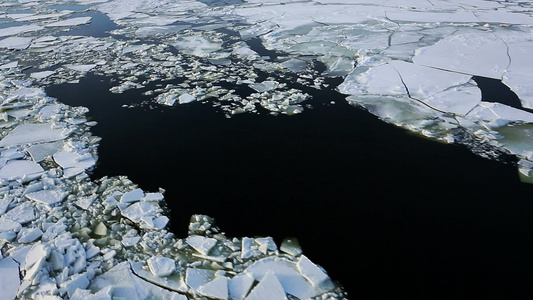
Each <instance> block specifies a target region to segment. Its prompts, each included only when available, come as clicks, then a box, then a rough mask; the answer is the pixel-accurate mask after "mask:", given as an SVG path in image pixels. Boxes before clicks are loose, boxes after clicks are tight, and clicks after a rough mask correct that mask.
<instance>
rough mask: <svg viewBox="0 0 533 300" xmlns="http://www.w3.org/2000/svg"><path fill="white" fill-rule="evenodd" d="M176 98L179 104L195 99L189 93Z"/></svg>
mask: <svg viewBox="0 0 533 300" xmlns="http://www.w3.org/2000/svg"><path fill="white" fill-rule="evenodd" d="M178 100H179V103H180V104H185V103H190V102H193V101H194V100H196V97H194V96H193V95H191V94H183V95H180V96H179V98H178Z"/></svg>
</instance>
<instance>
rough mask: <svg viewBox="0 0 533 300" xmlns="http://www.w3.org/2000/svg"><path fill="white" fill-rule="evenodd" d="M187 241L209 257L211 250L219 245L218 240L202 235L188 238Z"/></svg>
mask: <svg viewBox="0 0 533 300" xmlns="http://www.w3.org/2000/svg"><path fill="white" fill-rule="evenodd" d="M185 241H186V242H187V244H189V245H190V246H191V247H193V248H194V249H195V250H196V251H198V252H200V254H203V255H208V254H209V251H210V250H211V248H213V247H214V246H215V245H216V243H217V240H216V239H214V238H209V237H205V236H201V235H191V236H188V237H187V239H186V240H185Z"/></svg>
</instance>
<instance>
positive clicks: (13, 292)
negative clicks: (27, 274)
mask: <svg viewBox="0 0 533 300" xmlns="http://www.w3.org/2000/svg"><path fill="white" fill-rule="evenodd" d="M0 270H1V271H0V291H2V297H5V299H15V298H16V296H17V291H18V289H19V287H20V275H19V274H20V273H19V264H18V263H17V262H16V261H15V260H14V259H13V258H11V257H7V258H4V259H0Z"/></svg>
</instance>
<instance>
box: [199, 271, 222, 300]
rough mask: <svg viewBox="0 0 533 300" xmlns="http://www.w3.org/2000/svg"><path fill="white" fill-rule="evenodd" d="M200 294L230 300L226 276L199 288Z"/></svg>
mask: <svg viewBox="0 0 533 300" xmlns="http://www.w3.org/2000/svg"><path fill="white" fill-rule="evenodd" d="M198 292H199V293H200V294H201V295H203V296H206V297H208V298H214V299H228V278H227V277H225V276H222V277H218V278H215V279H214V280H212V281H210V282H208V283H206V284H204V285H202V286H201V287H199V288H198Z"/></svg>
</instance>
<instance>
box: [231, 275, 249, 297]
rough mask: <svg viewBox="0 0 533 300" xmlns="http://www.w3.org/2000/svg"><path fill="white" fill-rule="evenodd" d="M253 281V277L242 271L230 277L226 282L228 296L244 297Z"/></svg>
mask: <svg viewBox="0 0 533 300" xmlns="http://www.w3.org/2000/svg"><path fill="white" fill-rule="evenodd" d="M253 283H254V278H253V276H252V275H251V274H249V273H244V274H241V275H237V276H235V277H233V278H231V279H230V280H229V282H228V290H229V296H230V298H231V299H236V300H241V299H244V297H246V295H247V294H248V292H249V291H250V288H251V287H252V284H253Z"/></svg>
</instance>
